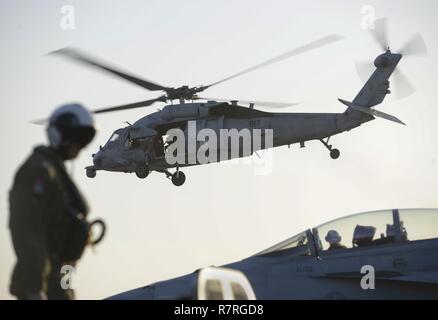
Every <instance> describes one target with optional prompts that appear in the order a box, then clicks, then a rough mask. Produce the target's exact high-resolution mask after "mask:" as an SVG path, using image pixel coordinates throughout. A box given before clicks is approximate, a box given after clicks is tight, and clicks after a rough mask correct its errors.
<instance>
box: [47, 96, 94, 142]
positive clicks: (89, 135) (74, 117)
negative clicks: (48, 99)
mask: <svg viewBox="0 0 438 320" xmlns="http://www.w3.org/2000/svg"><path fill="white" fill-rule="evenodd" d="M95 134H96V128H95V126H94V120H93V115H92V114H91V112H90V111H88V110H87V109H86V108H85V107H84V106H82V105H81V104H77V103H73V104H66V105H62V106H60V107H58V108H57V109H55V111H54V112H53V113H52V115H51V116H50V119H49V123H48V126H47V137H48V140H49V143H50V146H51V147H52V148H54V149H59V148H62V147H64V148H65V147H67V146H68V145H71V144H76V145H78V146H79V147H81V148H83V147H85V146H86V145H88V144H89V143H90V142H91V140H93V138H94V135H95Z"/></svg>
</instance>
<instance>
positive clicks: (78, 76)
mask: <svg viewBox="0 0 438 320" xmlns="http://www.w3.org/2000/svg"><path fill="white" fill-rule="evenodd" d="M64 5H72V6H73V8H74V9H75V18H76V19H75V20H76V21H75V22H76V28H75V29H74V30H64V29H62V28H61V26H60V22H61V19H62V17H63V14H62V13H61V8H62V7H63V6H64ZM364 5H372V6H374V8H375V10H376V16H377V17H382V16H386V17H388V18H389V28H390V30H389V33H390V40H391V47H392V48H393V49H394V50H395V51H396V50H397V48H399V47H401V46H402V44H403V43H404V42H405V41H406V40H407V39H408V38H409V37H410V36H412V35H413V34H414V33H416V32H420V33H421V34H422V35H423V37H424V38H425V40H426V42H427V46H428V51H429V55H428V56H427V57H422V58H411V59H402V61H401V62H400V64H399V66H400V68H401V69H403V71H404V73H405V74H406V75H407V76H408V77H409V79H410V80H411V81H412V82H413V83H414V84H415V86H416V88H417V92H416V93H415V94H414V95H412V96H410V97H408V98H406V99H403V100H396V99H395V97H393V96H389V97H387V99H386V100H385V101H384V103H383V104H382V105H381V106H379V107H378V109H379V110H382V111H384V112H387V113H391V114H394V115H396V116H397V117H399V118H400V119H402V120H403V121H404V122H406V123H407V126H406V127H404V126H401V125H397V124H394V123H390V122H388V121H385V120H381V119H378V120H375V121H372V122H370V123H367V124H365V125H363V126H361V127H360V128H358V129H356V130H353V131H351V132H348V133H343V134H341V135H338V136H335V137H333V138H332V140H331V141H332V143H333V144H334V146H335V147H337V148H339V149H340V150H341V157H340V158H339V159H338V160H336V161H334V160H332V159H331V158H330V157H329V154H328V151H327V150H326V149H325V148H324V146H323V145H322V144H321V143H320V142H310V143H307V145H306V148H305V149H299V146H296V145H295V146H292V147H291V149H288V148H287V147H281V148H277V149H275V152H274V161H275V162H274V164H275V165H274V170H273V172H272V174H270V175H263V176H259V175H255V174H254V169H253V167H251V166H249V165H243V164H242V165H227V164H212V165H206V166H198V167H192V168H187V169H185V170H184V171H185V173H186V176H187V181H186V183H185V185H184V186H183V187H179V188H177V187H175V186H173V185H172V183H171V182H170V181H169V180H167V179H165V177H164V175H163V174H159V173H152V174H151V175H150V176H149V177H148V178H147V179H146V180H140V179H138V178H137V177H135V175H133V174H132V175H129V174H121V173H107V172H98V174H97V177H96V178H95V179H94V180H90V179H88V178H87V177H86V176H85V171H84V170H83V168H84V167H85V166H87V165H89V164H91V154H92V153H93V152H95V151H96V150H97V149H98V146H99V144H104V143H105V142H106V140H107V139H108V137H109V135H110V134H111V132H112V131H113V130H114V129H116V128H119V127H122V126H124V124H123V122H124V121H130V122H134V121H135V120H137V119H138V118H140V117H142V116H144V115H146V114H147V113H149V112H151V111H154V110H155V108H154V107H152V108H149V109H147V108H145V109H137V110H133V111H125V112H119V113H113V114H107V115H102V116H99V117H97V121H98V123H99V132H98V134H97V136H96V139H95V140H94V142H93V143H92V144H91V145H90V146H89V147H88V148H87V149H86V150H84V151H83V152H82V154H81V155H80V157H79V159H78V160H77V161H75V162H74V164H73V166H70V168H71V169H72V170H74V173H73V175H74V179H75V181H76V182H77V183H78V184H79V186H80V188H81V189H82V190H83V192H84V193H85V194H86V195H87V196H88V200H89V202H90V204H91V206H92V213H91V217H92V218H93V217H102V218H104V219H105V220H106V222H107V224H108V233H107V237H106V239H105V241H104V242H103V243H102V245H100V246H99V247H97V248H96V250H95V252H94V253H93V252H92V251H91V250H87V252H86V254H85V256H84V257H83V259H82V260H81V261H80V263H79V265H78V271H77V275H76V277H75V279H74V282H75V285H76V289H77V296H78V298H83V299H89V298H103V297H106V296H109V295H112V294H115V293H118V292H121V291H124V290H128V289H131V288H135V287H138V286H142V285H145V284H148V283H151V282H155V281H158V280H164V279H167V278H170V277H174V276H178V275H182V274H185V273H188V272H192V271H194V270H195V269H198V268H200V267H204V266H209V265H220V264H224V263H227V262H232V261H236V260H239V259H241V258H244V257H246V256H249V255H251V254H253V253H255V252H258V251H261V250H262V249H265V248H267V247H269V246H271V245H273V244H275V243H276V242H279V241H281V240H284V239H285V238H288V237H290V236H292V235H293V234H295V233H297V232H300V231H302V230H304V229H305V228H308V227H312V226H315V225H318V224H320V223H323V222H325V221H328V220H331V219H333V218H336V217H339V216H343V215H346V214H350V213H355V212H360V211H366V210H374V209H384V208H392V207H438V198H437V191H438V172H437V161H438V159H437V151H438V143H437V141H436V139H437V137H438V127H437V119H438V107H437V105H436V90H437V83H438V82H437V76H438V62H437V50H438V41H437V37H436V30H438V20H437V19H436V12H437V10H438V4H437V2H436V1H415V2H414V1H305V2H303V1H290V0H288V1H254V0H248V1H223V0H222V1H151V0H149V1H140V0H139V1H89V0H88V1H78V0H76V1H50V2H49V1H44V2H43V1H38V2H37V1H17V0H2V1H1V4H0V36H1V39H2V41H1V42H0V55H1V59H0V99H1V107H0V119H2V125H1V129H0V130H1V132H0V145H1V146H2V148H3V152H2V156H1V166H0V177H1V180H0V194H1V200H0V230H1V231H0V298H6V299H8V298H11V296H10V295H9V293H8V285H9V277H10V272H11V270H12V267H13V263H14V261H15V256H14V253H13V251H12V247H11V242H10V236H9V232H8V230H7V218H8V205H7V192H8V190H9V188H10V185H11V182H12V177H13V174H14V172H15V170H16V168H17V167H18V165H19V164H20V163H21V162H22V161H23V160H24V159H25V158H26V157H27V156H28V154H29V153H30V151H31V148H32V147H33V146H34V145H36V144H38V143H41V142H44V141H45V134H44V129H43V128H42V127H38V126H34V125H31V124H29V121H30V120H33V119H40V118H44V117H46V116H47V115H48V114H49V113H50V112H51V111H52V110H53V108H55V107H56V106H58V105H59V104H62V103H65V102H71V101H79V102H82V103H84V104H85V105H86V106H88V107H89V108H92V109H93V108H101V107H107V106H112V105H116V104H121V103H129V102H134V101H138V100H145V99H148V98H153V97H155V96H156V95H155V94H154V93H152V92H148V91H145V90H142V89H141V88H139V87H137V86H135V85H131V84H129V83H127V82H124V81H121V80H119V79H115V78H113V77H110V76H108V75H106V74H103V73H99V72H96V71H95V70H92V69H87V68H84V67H82V66H78V65H76V64H73V63H71V62H69V61H65V60H62V59H59V58H56V57H51V56H46V55H45V54H46V53H48V52H50V51H53V50H56V49H59V48H62V47H65V46H75V47H80V48H82V49H84V50H86V51H88V52H90V53H92V54H93V55H96V56H99V57H101V58H103V59H104V60H105V61H108V62H112V63H114V64H116V65H118V66H121V67H122V68H123V69H126V70H129V71H131V72H133V73H134V74H138V75H141V76H144V77H145V78H147V79H151V80H154V81H156V82H158V83H160V84H163V85H168V86H179V85H183V84H189V85H199V84H208V83H211V82H214V81H216V80H219V79H221V78H223V77H226V76H228V75H230V74H232V73H234V72H237V71H240V70H241V69H244V68H246V67H249V66H252V65H253V64H256V63H258V62H260V61H263V60H265V59H268V58H271V57H273V56H276V55H278V54H281V53H283V52H285V51H287V50H290V49H292V48H294V47H295V46H300V45H303V44H305V43H307V42H310V41H313V40H315V39H318V38H320V37H322V36H325V35H326V34H328V33H337V34H340V35H343V36H344V37H345V39H344V40H342V41H339V42H337V43H334V44H331V45H329V46H327V47H324V48H322V49H320V50H317V51H312V52H310V53H307V54H305V55H302V56H298V57H295V58H293V59H290V60H287V61H283V62H281V63H279V64H276V65H273V66H270V67H268V68H266V69H261V70H259V71H256V72H254V73H252V74H248V75H245V76H242V77H240V78H238V79H235V80H232V81H229V82H227V83H224V84H221V85H218V86H217V87H214V88H211V89H210V90H209V91H208V92H206V93H205V95H206V96H213V97H226V98H227V97H230V98H235V97H239V98H241V99H245V100H248V99H254V100H274V101H287V102H288V101H296V102H300V103H301V104H300V105H299V106H297V107H293V108H290V109H289V110H290V111H291V112H294V111H299V112H342V111H343V110H344V109H345V107H344V106H343V105H341V104H340V103H339V102H338V101H337V98H344V99H346V100H351V99H353V98H354V96H355V95H356V93H357V92H358V91H359V89H360V87H361V85H362V84H361V82H360V80H359V78H358V77H357V75H356V71H355V62H356V61H362V60H369V61H372V60H373V59H374V58H375V57H376V56H377V55H378V54H380V53H381V52H380V49H379V48H378V46H377V45H375V43H374V42H373V41H372V38H371V37H370V36H369V35H368V34H367V32H366V31H364V30H363V29H362V28H361V19H362V15H361V8H362V7H363V6H364ZM159 106H160V105H157V107H159Z"/></svg>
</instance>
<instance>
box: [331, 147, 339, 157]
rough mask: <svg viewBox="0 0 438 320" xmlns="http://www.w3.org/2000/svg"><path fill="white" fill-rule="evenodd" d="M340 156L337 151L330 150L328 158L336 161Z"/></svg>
mask: <svg viewBox="0 0 438 320" xmlns="http://www.w3.org/2000/svg"><path fill="white" fill-rule="evenodd" d="M340 155H341V152H340V151H339V150H338V149H332V150H330V157H331V158H332V159H337V158H339V156H340Z"/></svg>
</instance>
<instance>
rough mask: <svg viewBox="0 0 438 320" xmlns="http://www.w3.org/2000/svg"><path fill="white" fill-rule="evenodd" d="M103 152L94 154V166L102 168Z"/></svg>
mask: <svg viewBox="0 0 438 320" xmlns="http://www.w3.org/2000/svg"><path fill="white" fill-rule="evenodd" d="M102 158H103V155H102V151H98V152H97V153H95V154H93V164H94V165H95V166H101V165H102Z"/></svg>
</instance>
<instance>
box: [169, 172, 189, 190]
mask: <svg viewBox="0 0 438 320" xmlns="http://www.w3.org/2000/svg"><path fill="white" fill-rule="evenodd" d="M185 181H186V175H185V174H184V172H182V171H177V172H175V173H174V174H172V183H173V184H174V185H175V186H177V187H179V186H182V185H183V184H184V182H185Z"/></svg>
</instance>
